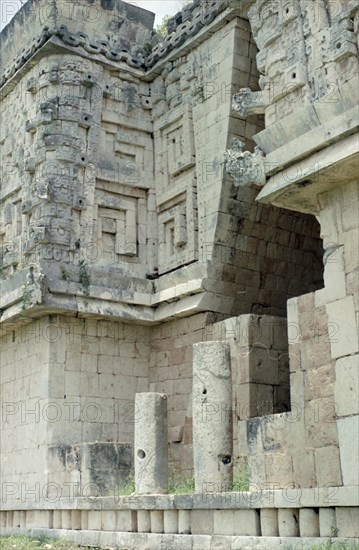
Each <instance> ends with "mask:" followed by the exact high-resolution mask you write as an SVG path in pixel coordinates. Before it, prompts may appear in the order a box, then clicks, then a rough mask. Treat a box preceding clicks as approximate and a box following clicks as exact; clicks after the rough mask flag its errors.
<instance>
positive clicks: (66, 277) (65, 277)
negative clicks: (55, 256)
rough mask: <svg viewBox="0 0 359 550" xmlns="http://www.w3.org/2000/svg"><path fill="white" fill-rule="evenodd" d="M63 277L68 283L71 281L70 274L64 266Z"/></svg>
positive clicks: (62, 269)
mask: <svg viewBox="0 0 359 550" xmlns="http://www.w3.org/2000/svg"><path fill="white" fill-rule="evenodd" d="M61 277H62V280H63V281H66V282H67V283H69V282H70V276H69V274H68V273H67V271H66V269H65V268H64V267H63V266H62V267H61Z"/></svg>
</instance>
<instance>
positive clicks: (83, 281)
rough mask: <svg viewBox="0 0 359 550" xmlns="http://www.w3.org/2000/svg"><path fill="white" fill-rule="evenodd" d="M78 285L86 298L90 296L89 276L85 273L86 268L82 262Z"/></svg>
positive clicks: (82, 261)
mask: <svg viewBox="0 0 359 550" xmlns="http://www.w3.org/2000/svg"><path fill="white" fill-rule="evenodd" d="M80 285H81V286H82V288H83V291H84V294H86V296H89V295H90V276H89V274H88V271H87V266H86V264H85V261H84V260H81V262H80Z"/></svg>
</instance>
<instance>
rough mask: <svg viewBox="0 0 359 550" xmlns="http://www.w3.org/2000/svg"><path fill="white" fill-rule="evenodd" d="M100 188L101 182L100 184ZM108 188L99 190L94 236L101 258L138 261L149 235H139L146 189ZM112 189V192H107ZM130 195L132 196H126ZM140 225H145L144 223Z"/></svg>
mask: <svg viewBox="0 0 359 550" xmlns="http://www.w3.org/2000/svg"><path fill="white" fill-rule="evenodd" d="M98 185H100V183H99V182H98ZM104 185H105V186H106V187H107V189H100V188H98V187H97V188H96V196H95V201H96V205H95V213H94V220H95V233H96V238H97V244H98V247H99V250H100V251H101V255H100V256H101V258H102V259H105V260H106V261H111V262H117V261H118V259H121V258H122V259H124V260H127V261H129V260H130V258H133V259H135V258H139V256H140V250H139V249H140V248H141V250H143V249H144V246H145V244H146V235H144V234H143V232H139V221H138V220H139V208H141V212H143V209H142V205H143V203H144V200H145V198H146V192H145V191H144V190H136V192H134V189H133V188H127V189H126V188H125V187H124V186H122V187H121V188H120V189H118V186H113V185H111V184H109V183H108V182H107V183H105V184H104ZM109 187H110V189H108V188H109ZM127 193H130V194H127ZM141 223H146V221H145V220H142V222H141Z"/></svg>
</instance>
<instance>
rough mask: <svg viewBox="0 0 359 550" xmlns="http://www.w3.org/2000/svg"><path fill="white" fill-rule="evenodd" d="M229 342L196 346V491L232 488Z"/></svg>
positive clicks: (194, 378)
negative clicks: (210, 487)
mask: <svg viewBox="0 0 359 550" xmlns="http://www.w3.org/2000/svg"><path fill="white" fill-rule="evenodd" d="M232 446H233V443H232V397H231V364H230V354H229V346H228V344H226V343H222V342H204V343H200V344H195V345H194V346H193V454H194V472H195V485H196V492H198V493H201V492H206V491H208V490H209V486H211V485H212V486H213V487H216V489H215V490H217V491H218V490H222V491H223V490H228V489H230V488H231V485H232V476H233V447H232Z"/></svg>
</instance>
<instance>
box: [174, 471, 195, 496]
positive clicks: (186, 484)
mask: <svg viewBox="0 0 359 550" xmlns="http://www.w3.org/2000/svg"><path fill="white" fill-rule="evenodd" d="M194 490H195V487H194V477H190V478H187V479H181V478H179V477H178V476H176V475H174V474H173V475H171V476H170V480H169V483H168V492H169V494H171V495H185V494H187V493H194Z"/></svg>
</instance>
